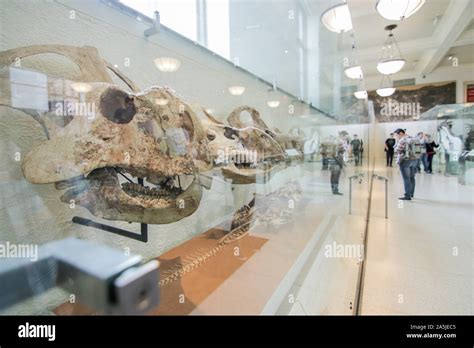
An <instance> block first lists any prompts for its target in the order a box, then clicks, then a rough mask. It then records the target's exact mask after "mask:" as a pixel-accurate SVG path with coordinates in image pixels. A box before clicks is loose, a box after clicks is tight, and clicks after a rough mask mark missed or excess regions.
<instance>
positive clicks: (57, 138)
mask: <svg viewBox="0 0 474 348" xmlns="http://www.w3.org/2000/svg"><path fill="white" fill-rule="evenodd" d="M90 85H91V86H92V90H91V91H90V92H88V93H87V94H85V102H86V103H90V105H93V106H94V110H95V117H93V118H91V117H83V116H75V117H73V118H72V120H71V121H70V122H69V123H68V124H67V125H66V126H65V127H64V128H62V129H60V130H58V131H56V132H55V133H54V134H51V138H50V139H49V140H47V141H45V142H44V143H42V144H40V145H39V146H38V147H36V148H35V149H33V150H32V151H31V152H30V153H29V154H28V155H27V156H26V157H25V159H24V162H23V173H24V175H25V177H26V179H27V180H28V181H30V182H32V183H36V184H47V183H55V185H56V188H57V189H67V191H66V192H65V193H64V194H63V195H62V197H61V200H62V201H63V202H67V203H70V202H71V201H73V202H74V203H75V204H78V205H80V206H84V207H86V208H87V209H88V210H89V211H91V213H92V214H94V215H95V216H98V217H101V218H104V219H109V220H123V221H130V222H142V223H149V224H164V223H170V222H173V221H177V220H180V219H182V218H184V217H186V216H189V215H191V214H192V213H193V212H194V211H195V210H196V209H197V207H198V205H199V202H200V199H201V195H202V187H201V185H200V183H199V176H198V175H197V173H196V172H197V171H206V170H209V169H211V166H212V163H211V159H210V157H209V154H208V151H207V139H206V137H205V134H204V132H203V131H202V128H201V126H200V124H199V122H198V121H197V119H196V117H195V115H194V113H193V111H192V110H191V109H190V107H189V106H188V105H187V104H185V103H184V102H183V101H182V100H181V99H180V98H179V97H177V96H176V95H175V94H174V93H173V92H172V91H171V90H169V89H167V88H158V87H153V88H151V89H149V90H147V91H145V92H143V93H137V94H129V93H127V92H125V91H123V90H121V89H119V88H118V87H116V86H114V85H112V84H109V83H90ZM134 178H136V180H135V179H134Z"/></svg>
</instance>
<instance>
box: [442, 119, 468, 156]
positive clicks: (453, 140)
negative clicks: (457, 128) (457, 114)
mask: <svg viewBox="0 0 474 348" xmlns="http://www.w3.org/2000/svg"><path fill="white" fill-rule="evenodd" d="M438 135H439V142H440V143H441V145H442V146H443V150H444V152H445V154H447V155H449V156H450V158H454V159H455V160H456V161H457V158H459V156H460V155H461V153H462V151H463V143H462V139H461V138H460V137H458V136H456V135H454V134H453V132H452V130H451V128H450V124H449V120H445V121H443V122H442V123H441V124H440V125H439V126H438Z"/></svg>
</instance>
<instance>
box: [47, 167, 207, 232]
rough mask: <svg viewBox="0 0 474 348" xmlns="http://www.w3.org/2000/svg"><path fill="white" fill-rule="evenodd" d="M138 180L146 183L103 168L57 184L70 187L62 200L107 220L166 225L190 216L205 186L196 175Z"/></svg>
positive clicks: (123, 170) (59, 187)
mask: <svg viewBox="0 0 474 348" xmlns="http://www.w3.org/2000/svg"><path fill="white" fill-rule="evenodd" d="M124 178H127V179H124ZM139 179H141V181H142V182H143V183H140V181H139V180H132V179H130V173H128V172H127V171H126V169H123V168H121V169H116V168H101V169H96V170H94V171H93V172H91V173H90V174H89V175H88V176H87V177H85V176H82V177H77V178H74V179H71V180H67V181H62V182H58V183H56V184H55V186H56V188H57V189H67V191H66V192H65V193H64V194H63V195H62V196H61V201H63V202H65V203H69V204H70V203H73V202H74V204H78V205H80V206H84V207H85V208H87V209H88V210H89V211H91V213H92V214H94V215H95V216H98V217H101V218H104V219H107V220H122V221H129V222H132V221H137V220H138V221H140V222H142V223H148V224H164V223H170V222H173V221H177V220H180V219H182V218H184V217H186V216H189V215H191V214H192V213H194V211H195V210H196V209H197V208H198V205H199V202H200V200H201V196H202V187H201V185H200V182H199V180H198V179H197V178H196V177H195V176H194V175H181V176H176V177H162V178H161V181H155V182H159V183H158V184H156V185H155V184H150V183H149V182H147V180H146V178H139ZM135 181H138V182H135Z"/></svg>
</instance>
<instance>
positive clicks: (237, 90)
mask: <svg viewBox="0 0 474 348" xmlns="http://www.w3.org/2000/svg"><path fill="white" fill-rule="evenodd" d="M244 92H245V87H244V86H231V87H229V93H230V94H232V95H242V94H244Z"/></svg>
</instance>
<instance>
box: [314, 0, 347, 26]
mask: <svg viewBox="0 0 474 348" xmlns="http://www.w3.org/2000/svg"><path fill="white" fill-rule="evenodd" d="M321 23H323V24H324V26H325V27H326V28H327V29H328V30H330V31H333V32H335V33H344V32H346V31H349V30H352V19H351V13H350V11H349V6H347V3H346V2H345V1H344V2H343V3H341V4H338V5H336V6H333V7H331V8H329V9H327V10H326V11H324V12H323V14H322V15H321Z"/></svg>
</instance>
